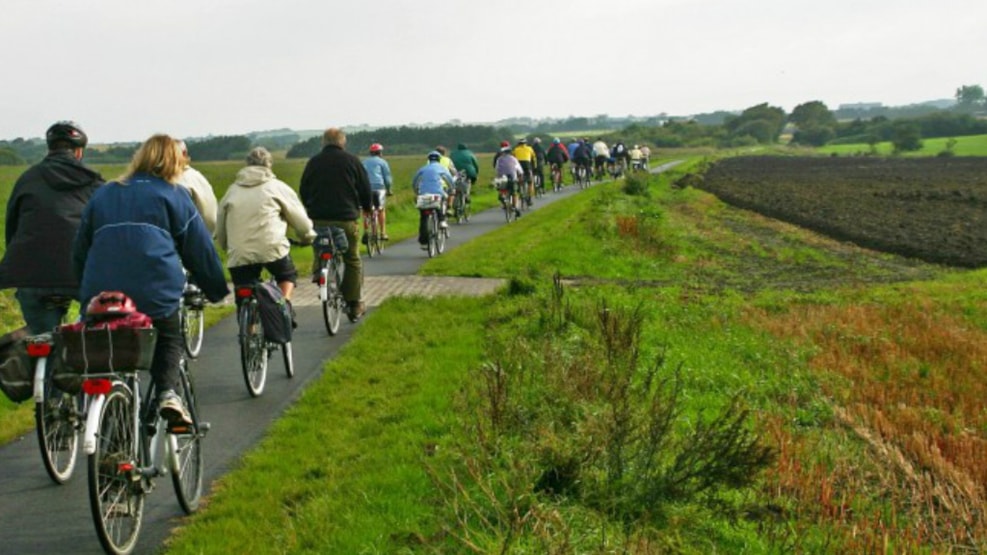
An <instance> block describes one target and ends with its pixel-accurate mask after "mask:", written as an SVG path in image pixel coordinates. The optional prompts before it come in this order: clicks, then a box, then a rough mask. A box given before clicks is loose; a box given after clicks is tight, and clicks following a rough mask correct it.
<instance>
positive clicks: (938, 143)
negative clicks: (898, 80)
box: [819, 135, 987, 156]
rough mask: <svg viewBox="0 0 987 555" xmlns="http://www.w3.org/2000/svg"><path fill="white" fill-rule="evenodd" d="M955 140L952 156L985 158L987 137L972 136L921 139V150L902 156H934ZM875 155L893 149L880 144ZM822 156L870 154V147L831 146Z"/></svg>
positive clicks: (825, 148) (890, 145) (859, 145)
mask: <svg viewBox="0 0 987 555" xmlns="http://www.w3.org/2000/svg"><path fill="white" fill-rule="evenodd" d="M952 140H955V141H956V144H955V145H954V146H953V149H952V150H953V154H954V155H956V156H987V135H972V136H966V137H955V138H953V139H950V138H937V139H922V148H921V149H920V150H917V151H915V152H906V153H904V156H936V155H938V154H939V153H941V152H943V151H945V150H947V143H948V142H949V141H952ZM874 146H875V148H876V153H877V154H880V155H884V156H887V155H890V154H892V153H893V150H894V147H893V146H892V144H891V143H890V142H882V143H877V144H876V145H874ZM819 152H822V153H824V154H839V155H841V156H851V155H862V154H868V153H870V152H871V147H870V145H867V144H853V145H831V146H824V147H821V148H820V149H819Z"/></svg>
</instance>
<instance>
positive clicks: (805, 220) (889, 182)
mask: <svg viewBox="0 0 987 555" xmlns="http://www.w3.org/2000/svg"><path fill="white" fill-rule="evenodd" d="M690 184H691V185H694V186H696V187H698V188H701V189H703V190H705V191H708V192H710V193H713V194H715V195H716V196H717V197H719V198H720V199H722V200H723V201H724V202H727V203H729V204H731V205H734V206H738V207H741V208H745V209H748V210H753V211H756V212H759V213H761V214H764V215H766V216H769V217H772V218H776V219H779V220H783V221H787V222H790V223H793V224H796V225H799V226H801V227H805V228H808V229H812V230H814V231H817V232H819V233H823V234H825V235H828V236H831V237H833V238H836V239H839V240H844V241H850V242H853V243H855V244H857V245H860V246H862V247H866V248H870V249H875V250H879V251H884V252H890V253H894V254H899V255H902V256H907V257H912V258H918V259H921V260H924V261H927V262H933V263H938V264H945V265H949V266H959V267H967V268H975V267H982V266H987V158H984V157H962V158H961V157H957V158H813V157H775V156H745V157H737V158H727V159H724V160H722V161H719V162H717V163H716V164H714V165H712V166H711V167H710V168H709V169H708V170H707V172H706V174H705V177H704V178H703V179H702V180H694V181H693V182H692V183H690Z"/></svg>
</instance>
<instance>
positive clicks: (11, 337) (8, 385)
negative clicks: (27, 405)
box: [0, 328, 34, 403]
mask: <svg viewBox="0 0 987 555" xmlns="http://www.w3.org/2000/svg"><path fill="white" fill-rule="evenodd" d="M27 337H28V333H27V328H21V329H18V330H15V331H12V332H10V333H7V334H4V335H3V336H2V337H0V390H2V391H3V393H4V395H6V396H7V397H8V398H9V399H10V400H11V401H13V402H15V403H20V402H21V401H26V400H28V399H30V398H31V395H32V394H33V393H34V361H33V360H32V359H31V357H29V356H28V355H27Z"/></svg>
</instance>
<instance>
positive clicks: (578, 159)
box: [572, 140, 593, 178]
mask: <svg viewBox="0 0 987 555" xmlns="http://www.w3.org/2000/svg"><path fill="white" fill-rule="evenodd" d="M572 166H573V167H574V168H580V167H582V168H586V176H587V178H588V177H589V175H590V173H591V172H592V170H593V148H592V147H591V146H590V145H589V143H588V142H587V141H586V140H580V141H579V144H578V146H576V151H575V152H574V153H573V155H572Z"/></svg>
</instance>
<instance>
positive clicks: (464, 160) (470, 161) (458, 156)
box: [450, 143, 480, 204]
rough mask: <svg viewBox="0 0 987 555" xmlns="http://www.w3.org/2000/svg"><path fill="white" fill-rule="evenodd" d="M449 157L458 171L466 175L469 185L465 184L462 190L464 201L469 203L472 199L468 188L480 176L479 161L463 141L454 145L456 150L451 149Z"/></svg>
mask: <svg viewBox="0 0 987 555" xmlns="http://www.w3.org/2000/svg"><path fill="white" fill-rule="evenodd" d="M450 157H451V158H452V163H453V164H455V165H456V167H457V168H459V171H460V172H466V177H467V178H469V185H467V187H466V190H465V191H464V193H465V194H466V203H467V204H469V202H470V201H471V200H472V199H471V198H470V188H471V187H472V185H474V184H476V180H477V179H478V178H479V177H480V162H479V161H478V160H477V159H476V155H475V154H473V151H472V150H470V149H469V148H467V146H466V145H465V144H463V143H459V144H458V145H457V146H456V150H454V151H453V153H452V155H451V156H450Z"/></svg>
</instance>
